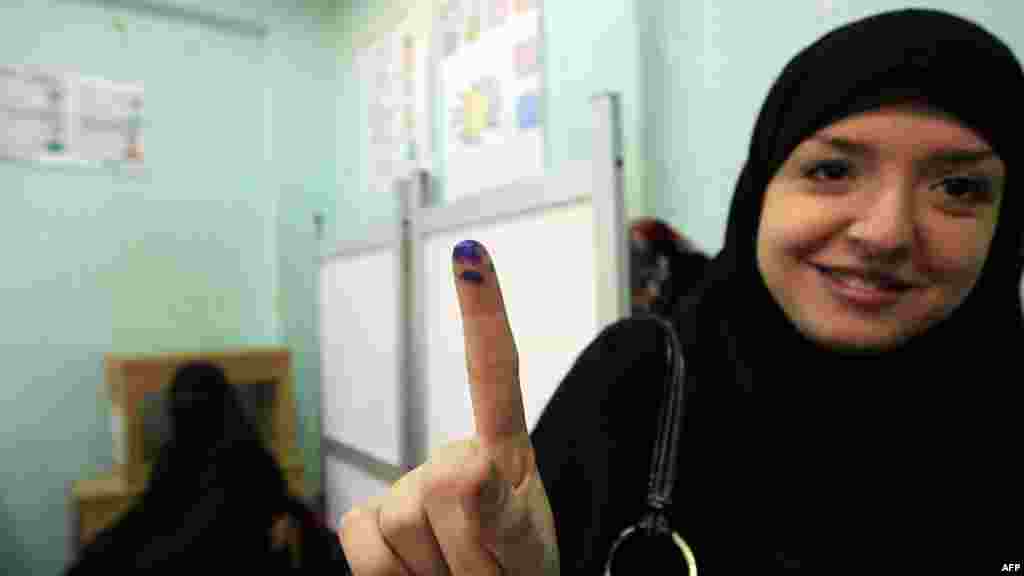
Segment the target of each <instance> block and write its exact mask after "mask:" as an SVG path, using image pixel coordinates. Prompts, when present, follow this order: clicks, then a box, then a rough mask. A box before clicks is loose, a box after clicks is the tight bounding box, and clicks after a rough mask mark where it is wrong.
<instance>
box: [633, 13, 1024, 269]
mask: <svg viewBox="0 0 1024 576" xmlns="http://www.w3.org/2000/svg"><path fill="white" fill-rule="evenodd" d="M638 3H639V2H638ZM643 4H644V5H645V6H647V8H646V10H649V11H650V13H651V17H650V18H649V26H648V28H647V30H648V34H645V35H644V37H643V47H642V48H641V52H642V54H643V55H644V59H645V61H646V62H647V65H648V66H650V68H651V69H652V70H653V71H654V72H653V73H652V74H650V75H649V76H648V80H649V84H648V90H649V91H650V93H651V96H650V98H649V102H650V103H651V104H650V108H649V109H648V110H647V111H646V113H647V118H648V119H649V121H648V123H647V130H648V131H649V135H650V138H651V139H650V141H649V145H648V150H649V151H650V152H649V153H650V162H651V166H652V167H651V171H650V175H649V181H650V183H651V192H652V193H651V202H652V204H651V209H652V212H653V213H655V214H657V215H658V216H661V217H663V218H665V219H666V220H668V221H670V222H671V223H672V224H674V225H675V226H677V227H678V228H679V229H680V230H681V231H683V232H684V233H685V234H687V235H690V236H692V237H693V238H694V239H695V240H696V241H697V243H698V244H699V245H700V246H702V247H703V248H704V249H706V250H708V251H709V252H710V253H715V252H717V251H718V250H719V249H720V248H721V246H722V241H723V234H724V231H725V221H726V216H727V212H728V207H729V200H730V198H731V197H732V191H733V186H734V185H735V182H736V179H737V177H738V176H739V171H740V168H741V167H742V164H743V161H744V159H745V156H746V150H747V146H748V144H749V139H750V135H751V132H752V131H753V128H754V121H755V119H756V116H757V112H758V110H759V109H760V106H761V103H762V101H763V100H764V98H765V97H766V96H767V94H768V89H769V88H770V87H771V83H772V82H773V81H774V79H775V77H776V76H777V75H778V73H779V72H781V71H782V68H783V66H785V64H786V62H787V61H788V60H789V59H790V58H792V57H793V56H794V55H796V53H797V52H799V50H800V49H802V48H803V47H804V46H806V45H808V44H810V43H812V42H814V41H815V40H816V39H817V38H818V37H819V36H821V35H823V34H825V33H826V32H827V31H828V30H830V29H832V28H835V27H837V26H840V25H842V24H845V23H847V22H850V21H852V20H856V19H859V18H862V17H864V16H867V15H869V14H873V13H877V12H881V11H885V10H891V9H897V8H905V7H908V6H921V7H930V8H938V9H943V10H947V11H951V12H954V13H957V14H960V15H963V16H966V17H968V18H972V19H975V20H977V21H978V22H979V23H981V24H982V25H983V26H985V27H986V28H989V29H990V30H991V31H992V32H994V33H995V34H996V35H997V36H999V37H1000V38H1002V39H1003V40H1005V41H1006V42H1007V43H1008V44H1009V45H1010V47H1011V48H1013V50H1014V51H1015V53H1016V54H1017V55H1018V58H1020V57H1021V56H1022V55H1024V30H1022V29H1021V28H1020V26H1019V23H1020V21H1021V17H1022V16H1024V6H1022V5H1021V4H1020V3H1019V2H956V1H954V0H942V1H936V0H931V1H928V2H913V3H906V2H898V1H894V0H870V1H861V0H858V1H853V0H791V1H788V2H785V3H780V2H745V1H738V0H726V1H723V0H701V1H696V2H679V1H677V0H653V1H649V2H648V1H647V0H644V2H643ZM908 33H911V32H909V31H908ZM950 81H956V80H955V78H951V79H950Z"/></svg>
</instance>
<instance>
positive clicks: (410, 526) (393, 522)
mask: <svg viewBox="0 0 1024 576" xmlns="http://www.w3.org/2000/svg"><path fill="white" fill-rule="evenodd" d="M426 523H427V522H426V513H425V512H424V511H423V500H422V499H421V498H419V497H415V496H411V497H410V498H408V499H397V500H392V501H390V502H388V504H387V505H386V506H384V507H383V508H381V511H380V530H381V532H383V534H384V536H385V537H386V538H390V537H392V536H396V535H402V534H408V533H410V532H417V531H419V530H421V529H423V528H424V527H425V526H426Z"/></svg>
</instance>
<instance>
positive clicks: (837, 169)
mask: <svg viewBox="0 0 1024 576" xmlns="http://www.w3.org/2000/svg"><path fill="white" fill-rule="evenodd" d="M850 170H851V166H850V163H849V162H847V161H846V160H825V161H822V162H815V163H814V164H812V165H811V166H809V167H808V168H806V169H805V170H804V176H805V177H807V178H810V179H812V180H840V179H842V178H846V177H847V176H849V174H850Z"/></svg>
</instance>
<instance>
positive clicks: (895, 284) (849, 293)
mask: <svg viewBox="0 0 1024 576" xmlns="http://www.w3.org/2000/svg"><path fill="white" fill-rule="evenodd" d="M812 266H814V268H815V269H816V270H817V271H818V272H819V273H820V274H821V277H822V278H823V279H824V280H825V283H826V285H827V286H828V288H829V290H830V291H831V292H832V293H833V294H835V295H836V296H837V297H838V298H839V299H840V300H843V301H845V302H848V303H851V304H855V305H857V306H861V307H869V308H877V307H882V306H888V305H891V304H894V303H895V302H897V301H898V300H899V299H900V297H901V296H902V295H903V294H904V293H906V292H907V291H909V290H910V289H912V288H913V286H912V285H911V284H910V283H908V282H905V281H903V280H902V279H900V278H898V277H896V276H894V275H892V274H888V273H882V272H875V271H868V270H858V269H854V268H840V267H835V268H833V267H827V266H818V265H812Z"/></svg>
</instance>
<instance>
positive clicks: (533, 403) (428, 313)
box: [411, 95, 628, 459]
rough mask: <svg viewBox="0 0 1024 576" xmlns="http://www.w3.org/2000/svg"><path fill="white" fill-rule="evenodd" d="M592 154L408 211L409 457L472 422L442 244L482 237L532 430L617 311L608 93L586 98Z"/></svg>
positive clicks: (619, 237)
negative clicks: (417, 415)
mask: <svg viewBox="0 0 1024 576" xmlns="http://www.w3.org/2000/svg"><path fill="white" fill-rule="evenodd" d="M593 106H594V118H595V123H594V126H595V130H594V157H593V159H592V160H591V161H587V162H582V163H578V164H571V165H569V166H566V167H564V168H563V169H562V170H560V172H559V173H558V174H554V175H550V176H545V177H544V178H538V179H532V180H529V181H525V182H522V183H519V184H516V185H512V186H506V187H503V188H501V189H497V190H492V191H487V192H485V193H482V194H480V195H478V196H474V197H470V198H466V199H463V200H460V201H459V202H457V203H455V204H452V205H448V206H442V207H437V208H428V209H422V210H414V211H413V218H412V221H413V232H412V239H413V247H414V248H413V258H414V262H415V265H416V268H415V270H416V282H415V283H414V286H416V287H417V289H416V290H415V296H416V300H415V302H416V311H417V313H416V318H417V320H418V323H417V326H416V327H415V328H416V329H417V335H416V337H415V340H414V342H415V351H416V362H415V369H414V370H413V375H414V377H415V378H417V379H419V382H418V383H417V384H416V387H417V388H418V389H419V392H420V394H421V401H422V405H423V414H422V416H421V418H422V422H421V423H420V424H421V426H422V428H423V435H422V436H421V437H420V438H416V439H411V440H412V441H414V442H416V443H417V446H416V447H415V448H416V451H417V452H418V455H419V457H420V459H422V458H423V457H425V456H426V455H429V453H430V452H431V451H432V450H433V449H435V448H436V447H438V446H440V445H442V444H444V443H447V442H451V441H453V440H457V439H459V438H463V437H466V436H469V435H472V434H473V433H474V427H473V411H472V405H471V400H470V394H469V385H468V382H467V375H466V367H465V350H464V343H463V336H462V324H461V320H460V317H459V308H458V302H457V301H456V296H455V286H454V281H453V276H452V264H451V262H452V249H453V247H454V246H455V245H456V244H457V243H458V242H460V241H462V240H465V239H474V240H478V241H480V242H481V243H483V244H484V245H485V246H486V247H487V249H488V251H489V253H490V254H491V255H492V256H493V258H494V261H495V267H496V269H497V273H498V278H499V282H500V283H501V286H502V293H503V295H504V299H505V305H506V307H507V311H508V314H509V322H510V324H511V327H512V332H513V335H514V336H515V339H516V344H517V348H518V351H519V362H520V379H521V385H522V387H523V400H524V403H525V407H526V416H527V421H528V424H529V425H530V427H531V429H532V427H533V426H534V425H535V424H536V422H537V419H538V418H539V416H540V413H541V411H542V410H543V408H544V406H545V405H546V404H547V401H548V399H550V397H551V394H552V393H553V392H554V390H555V389H556V388H557V387H558V384H559V382H560V381H561V380H562V378H563V377H564V376H565V374H566V373H567V372H568V370H569V368H570V367H571V366H572V364H573V362H574V361H575V359H576V357H577V356H578V354H579V353H580V352H582V350H583V349H584V348H585V347H586V345H587V344H588V343H589V342H590V341H591V340H593V338H594V337H595V336H596V335H597V333H598V332H599V331H600V329H602V328H603V327H604V326H606V325H608V324H610V323H612V322H614V321H615V320H618V319H619V318H622V317H624V316H625V315H626V313H627V310H628V308H627V305H628V288H627V287H628V284H627V282H626V280H627V276H626V270H627V262H626V247H625V242H626V240H625V227H626V223H625V215H624V209H623V200H622V190H621V185H620V179H619V178H618V177H617V169H616V163H617V159H618V153H617V151H616V148H617V139H616V137H615V131H614V127H615V126H616V110H617V103H616V101H615V99H614V97H613V96H611V95H606V96H601V97H598V98H595V100H594V102H593Z"/></svg>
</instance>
